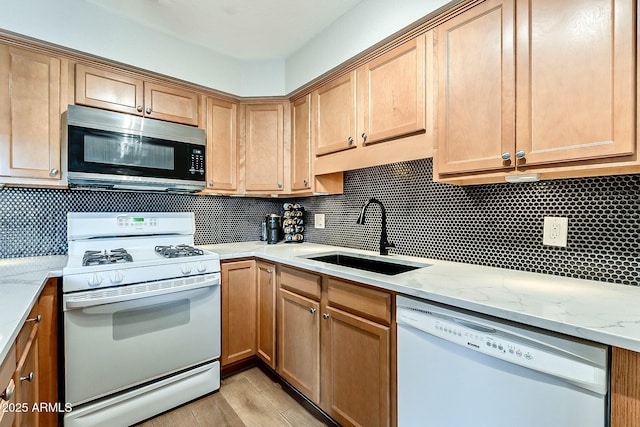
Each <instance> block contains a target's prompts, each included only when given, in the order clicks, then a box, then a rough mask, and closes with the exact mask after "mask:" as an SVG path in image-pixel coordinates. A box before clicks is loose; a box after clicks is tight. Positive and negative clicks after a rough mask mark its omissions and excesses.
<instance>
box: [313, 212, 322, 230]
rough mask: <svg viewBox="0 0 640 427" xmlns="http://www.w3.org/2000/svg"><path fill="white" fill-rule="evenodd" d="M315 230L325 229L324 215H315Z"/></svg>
mask: <svg viewBox="0 0 640 427" xmlns="http://www.w3.org/2000/svg"><path fill="white" fill-rule="evenodd" d="M313 228H324V214H314V215H313Z"/></svg>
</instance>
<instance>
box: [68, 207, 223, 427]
mask: <svg viewBox="0 0 640 427" xmlns="http://www.w3.org/2000/svg"><path fill="white" fill-rule="evenodd" d="M67 221H68V222H67V240H68V244H69V261H68V263H67V266H66V267H65V268H64V269H63V293H64V295H63V311H64V347H65V401H66V403H67V404H71V405H72V407H73V410H72V411H70V412H68V413H67V414H65V419H64V421H65V426H99V425H105V426H107V425H108V426H114V425H130V424H133V423H136V422H139V421H142V420H144V419H146V418H149V417H151V416H153V415H155V414H158V413H160V412H163V411H166V410H167V409H170V408H172V407H174V406H177V405H180V404H182V403H185V402H188V401H190V400H192V399H195V398H197V397H199V396H202V395H204V394H207V393H210V392H212V391H215V390H217V389H218V388H219V387H220V366H219V362H218V359H219V358H220V333H221V332H220V259H219V256H218V255H217V254H216V253H213V252H210V251H205V250H202V249H199V248H195V247H194V246H193V244H194V240H193V235H194V232H195V221H194V216H193V214H192V213H69V214H68V216H67Z"/></svg>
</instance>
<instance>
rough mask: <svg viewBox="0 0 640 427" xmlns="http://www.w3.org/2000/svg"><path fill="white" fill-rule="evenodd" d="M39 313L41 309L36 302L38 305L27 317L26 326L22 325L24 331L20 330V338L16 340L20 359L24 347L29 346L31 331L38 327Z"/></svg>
mask: <svg viewBox="0 0 640 427" xmlns="http://www.w3.org/2000/svg"><path fill="white" fill-rule="evenodd" d="M38 313H39V307H38V303H37V302H36V304H35V305H34V306H33V308H32V309H31V311H30V312H29V315H28V316H27V320H25V322H24V324H23V325H22V329H20V333H19V334H18V338H17V339H16V345H17V348H16V350H17V352H18V356H17V357H18V358H20V356H22V353H23V352H24V347H25V345H26V344H27V341H28V340H29V335H31V331H32V330H33V327H34V326H35V325H36V323H37V322H36V320H35V319H37V317H38Z"/></svg>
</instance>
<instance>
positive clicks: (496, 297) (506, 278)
mask: <svg viewBox="0 0 640 427" xmlns="http://www.w3.org/2000/svg"><path fill="white" fill-rule="evenodd" d="M202 248H204V249H208V250H211V251H214V252H217V253H218V254H220V258H221V259H222V260H225V259H227V260H228V259H233V258H241V257H254V256H255V257H259V258H262V259H266V260H270V261H273V262H278V263H283V264H288V265H291V266H294V267H299V268H304V269H307V270H311V271H315V272H318V273H323V274H328V275H332V276H334V277H338V278H343V279H347V280H352V281H355V282H360V283H364V284H368V285H372V286H377V287H379V288H383V289H387V290H391V291H396V292H398V293H401V294H405V295H409V296H415V297H419V298H423V299H427V300H430V301H435V302H439V303H443V304H449V305H452V306H456V307H460V308H464V309H467V310H472V311H475V312H479V313H483V314H486V315H490V316H496V317H499V318H503V319H507V320H511V321H515V322H519V323H524V324H527V325H530V326H535V327H539V328H543V329H547V330H551V331H555V332H558V333H562V334H566V335H571V336H574V337H579V338H585V339H588V340H591V341H596V342H600V343H603V344H608V345H613V346H617V347H622V348H626V349H629V350H633V351H638V352H640V286H628V285H616V284H610V283H604V282H596V281H590V280H581V279H572V278H567V277H560V276H552V275H545V274H539V273H528V272H522V271H515V270H506V269H501V268H494V267H483V266H478V265H472V264H462V263H456V262H448V261H439V260H435V259H427V258H417V257H407V256H400V255H392V256H389V257H388V259H389V260H393V259H402V260H407V261H412V262H418V263H426V264H431V265H430V266H429V267H426V268H421V269H418V270H413V271H410V272H406V273H402V274H399V275H396V276H387V275H383V274H378V273H371V272H367V271H363V270H356V269H353V268H347V267H340V266H336V265H332V264H327V263H324V262H318V261H313V260H309V259H306V258H301V256H302V257H304V256H308V255H310V254H316V253H322V252H332V251H339V252H351V253H359V254H365V255H369V256H374V257H379V255H378V254H377V253H376V252H371V251H362V250H357V249H347V248H341V247H335V246H325V245H317V244H312V243H302V244H295V243H290V244H287V243H279V244H277V245H267V244H265V243H264V242H244V243H228V244H220V245H207V246H202Z"/></svg>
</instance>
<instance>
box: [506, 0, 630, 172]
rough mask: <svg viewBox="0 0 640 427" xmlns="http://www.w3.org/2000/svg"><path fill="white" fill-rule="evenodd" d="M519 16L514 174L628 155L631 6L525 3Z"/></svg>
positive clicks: (610, 1)
mask: <svg viewBox="0 0 640 427" xmlns="http://www.w3.org/2000/svg"><path fill="white" fill-rule="evenodd" d="M522 3H523V7H518V10H517V13H518V17H517V23H516V28H517V31H518V32H517V34H518V38H517V48H516V51H517V52H518V56H517V64H518V69H517V73H518V74H517V82H518V87H517V117H518V120H517V123H518V127H517V135H516V141H517V144H516V150H521V151H523V152H524V154H525V157H524V158H523V159H520V160H518V168H519V169H520V168H521V166H522V167H524V166H527V165H538V164H545V163H551V162H562V161H571V160H580V159H592V158H603V157H611V156H619V155H626V154H632V153H633V152H634V148H635V131H634V129H635V120H634V114H635V102H634V100H635V83H636V82H635V70H634V64H635V61H634V44H635V43H634V40H635V37H636V34H635V30H634V28H635V27H634V23H635V14H634V10H635V3H636V2H635V1H634V0H597V1H593V0H565V1H554V0H528V1H523V2H522Z"/></svg>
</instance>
